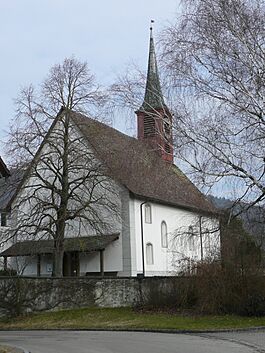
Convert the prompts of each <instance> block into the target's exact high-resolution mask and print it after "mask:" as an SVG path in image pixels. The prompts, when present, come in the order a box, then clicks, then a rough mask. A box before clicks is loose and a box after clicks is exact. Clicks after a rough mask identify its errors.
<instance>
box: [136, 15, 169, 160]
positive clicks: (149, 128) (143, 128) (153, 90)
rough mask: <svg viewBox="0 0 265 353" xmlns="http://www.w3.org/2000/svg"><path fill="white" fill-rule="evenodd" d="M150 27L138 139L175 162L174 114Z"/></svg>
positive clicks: (139, 110) (138, 113) (139, 111)
mask: <svg viewBox="0 0 265 353" xmlns="http://www.w3.org/2000/svg"><path fill="white" fill-rule="evenodd" d="M153 22H154V21H153V20H152V21H151V27H150V45H149V59H148V70H147V79H146V87H145V96H144V101H143V103H142V105H141V107H140V108H139V109H138V110H137V111H136V115H137V127H138V139H139V140H144V141H146V142H147V143H148V144H149V145H150V147H151V148H152V149H153V150H155V151H156V152H157V153H158V154H159V155H160V156H161V158H162V159H164V160H165V161H167V162H170V163H173V138H172V115H171V113H170V111H169V109H168V107H167V106H166V104H165V102H164V98H163V95H162V90H161V85H160V80H159V75H158V68H157V62H156V55H155V45H154V38H153V28H152V24H153Z"/></svg>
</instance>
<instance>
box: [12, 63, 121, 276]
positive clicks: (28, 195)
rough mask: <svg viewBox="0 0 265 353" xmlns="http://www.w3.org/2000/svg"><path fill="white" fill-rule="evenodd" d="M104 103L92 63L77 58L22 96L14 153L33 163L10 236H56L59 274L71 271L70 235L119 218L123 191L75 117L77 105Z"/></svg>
mask: <svg viewBox="0 0 265 353" xmlns="http://www.w3.org/2000/svg"><path fill="white" fill-rule="evenodd" d="M104 103H106V95H105V94H104V93H102V91H100V89H99V87H98V86H97V85H96V84H95V82H94V78H93V76H92V75H91V74H90V73H89V71H88V68H87V65H86V64H85V63H80V62H79V61H77V60H76V59H74V58H71V59H65V61H64V62H63V64H62V65H55V66H54V67H53V68H52V69H51V71H50V74H49V76H48V78H47V79H46V80H45V81H44V82H43V84H42V85H41V91H40V94H39V95H38V96H36V95H35V94H34V89H33V88H32V86H30V87H29V88H27V89H23V90H22V92H21V95H20V96H19V98H18V99H17V101H16V104H17V117H16V119H15V120H14V124H13V127H12V129H11V133H10V139H9V153H11V152H12V153H13V154H12V157H13V158H14V157H15V156H16V157H17V161H16V162H19V165H21V164H23V163H26V164H27V163H28V162H29V161H30V165H29V166H28V167H27V168H26V171H25V174H24V177H23V180H22V183H21V185H20V188H19V192H18V193H17V195H16V198H15V200H14V202H13V206H12V216H11V219H12V224H11V225H10V229H9V230H8V232H7V233H6V235H5V240H7V239H8V237H9V238H10V237H13V238H15V239H17V240H18V241H19V240H29V239H35V240H38V239H41V238H44V239H53V240H54V266H53V274H54V275H55V276H61V275H62V272H63V254H64V239H65V237H66V236H67V235H68V236H69V234H70V235H71V234H73V235H74V236H79V235H82V234H83V235H84V234H85V235H87V234H101V233H102V232H107V231H109V232H111V230H112V228H113V227H115V225H114V226H113V224H116V223H115V222H116V220H117V219H118V208H119V201H118V193H117V189H116V188H115V185H114V184H113V183H112V181H111V180H110V179H109V178H108V177H107V176H106V168H105V166H104V165H102V164H101V162H100V161H99V160H98V159H97V158H96V156H95V151H94V150H93V148H92V147H91V146H90V145H89V143H88V141H87V138H86V137H85V136H84V134H82V133H81V131H80V129H79V126H78V123H77V122H76V121H75V122H74V120H73V119H72V118H71V116H73V115H75V114H76V113H73V112H72V109H75V111H79V112H86V113H89V115H90V116H91V115H92V116H95V114H96V112H98V108H100V109H101V108H102V107H103V105H104ZM61 106H62V108H61V110H60V112H59V114H57V116H56V118H55V117H54V116H55V112H56V111H57V112H58V108H59V107H61ZM21 162H22V163H21Z"/></svg>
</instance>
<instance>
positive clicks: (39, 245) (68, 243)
mask: <svg viewBox="0 0 265 353" xmlns="http://www.w3.org/2000/svg"><path fill="white" fill-rule="evenodd" d="M118 238H119V234H110V235H95V236H88V237H75V238H65V239H64V251H78V252H93V251H99V250H104V249H105V248H106V247H107V246H108V245H109V244H110V243H112V242H113V241H114V240H117V239H118ZM53 252H54V241H53V240H38V241H36V240H25V241H21V242H17V243H16V244H14V245H12V246H10V248H8V249H6V250H5V251H3V252H2V253H0V256H32V255H37V254H52V253H53Z"/></svg>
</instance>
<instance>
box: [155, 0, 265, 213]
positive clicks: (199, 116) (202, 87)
mask: <svg viewBox="0 0 265 353" xmlns="http://www.w3.org/2000/svg"><path fill="white" fill-rule="evenodd" d="M264 15H265V4H264V1H262V0H255V1H248V0H194V1H185V6H184V13H183V16H182V17H181V18H180V19H179V21H178V22H177V24H176V25H172V26H169V27H168V28H167V29H166V30H165V31H164V33H163V36H162V42H163V58H164V64H165V69H166V70H167V73H168V74H167V77H168V78H169V80H170V82H171V84H172V88H173V91H174V92H175V97H176V103H175V112H176V114H175V144H176V146H177V148H176V151H177V155H178V157H180V158H181V159H182V160H184V161H185V162H186V163H187V164H188V165H189V166H190V172H191V173H193V176H194V178H195V180H196V181H197V182H198V183H200V184H201V185H202V186H208V187H211V186H213V185H216V184H218V183H220V182H221V183H224V181H226V182H227V185H228V186H227V190H229V191H230V192H231V190H232V185H233V186H234V188H235V189H233V190H235V196H237V197H238V200H245V201H247V202H248V204H245V206H246V207H251V206H252V205H255V204H262V203H263V201H264V198H265V177H264V175H265V159H264V156H265V120H264V95H265V85H264V72H265V47H264V40H265V29H264Z"/></svg>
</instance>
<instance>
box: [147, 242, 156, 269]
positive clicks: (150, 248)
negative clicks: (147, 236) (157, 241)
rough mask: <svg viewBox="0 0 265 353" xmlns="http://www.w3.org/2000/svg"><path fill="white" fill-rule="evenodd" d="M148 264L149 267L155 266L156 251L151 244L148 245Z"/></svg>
mask: <svg viewBox="0 0 265 353" xmlns="http://www.w3.org/2000/svg"><path fill="white" fill-rule="evenodd" d="M146 264H147V265H153V264H154V251H153V244H151V243H147V244H146Z"/></svg>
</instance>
